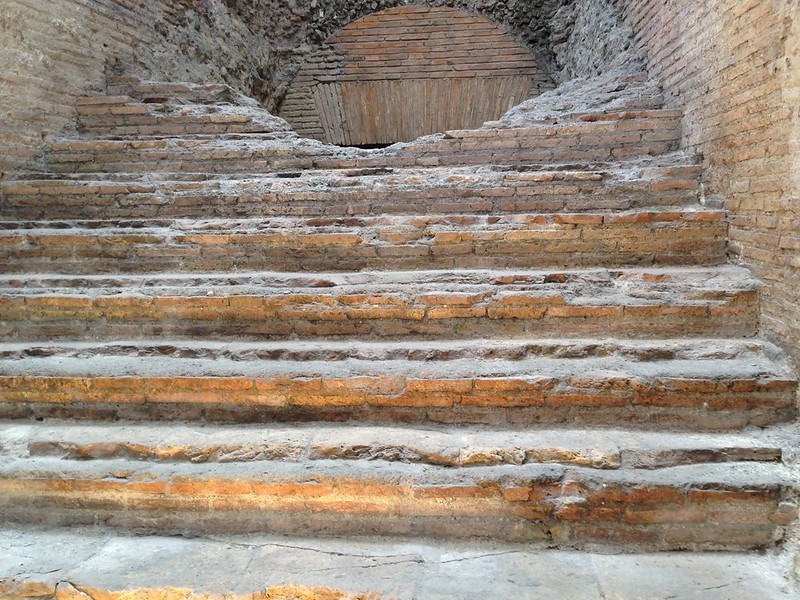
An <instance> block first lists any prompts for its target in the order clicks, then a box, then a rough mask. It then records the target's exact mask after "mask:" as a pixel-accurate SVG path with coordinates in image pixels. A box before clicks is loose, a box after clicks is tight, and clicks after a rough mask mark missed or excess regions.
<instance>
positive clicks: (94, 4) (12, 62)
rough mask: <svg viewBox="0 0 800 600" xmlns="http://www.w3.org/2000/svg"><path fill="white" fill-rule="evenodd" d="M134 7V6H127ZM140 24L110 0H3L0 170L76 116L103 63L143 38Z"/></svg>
mask: <svg viewBox="0 0 800 600" xmlns="http://www.w3.org/2000/svg"><path fill="white" fill-rule="evenodd" d="M131 5H132V6H135V5H134V4H131ZM148 31H149V29H148V27H147V22H146V21H145V19H144V18H143V16H142V15H141V14H137V12H136V11H135V10H132V9H131V8H129V7H126V6H124V5H122V4H121V3H118V2H116V1H115V0H52V1H51V2H48V3H47V10H42V3H41V2H39V1H38V0H5V1H4V2H3V6H2V7H0V42H1V43H0V64H2V65H3V69H2V70H0V130H2V132H3V135H2V139H0V176H2V175H3V173H4V172H6V171H8V170H10V169H14V168H18V167H20V166H21V165H23V164H24V163H25V162H26V161H29V160H31V159H33V158H34V157H35V156H36V154H37V152H38V148H39V146H40V144H41V142H42V140H43V139H44V138H46V137H47V136H48V135H49V134H52V133H54V132H57V131H59V130H61V129H63V128H64V127H66V126H67V125H68V124H70V123H71V122H72V121H74V118H75V116H76V113H75V107H74V104H75V97H76V96H77V95H79V94H82V93H84V92H85V91H86V89H87V88H89V87H92V86H97V85H98V84H100V82H101V78H102V75H103V72H104V70H105V67H106V61H107V60H108V57H109V56H112V55H113V54H115V53H118V52H125V51H129V50H130V48H131V47H132V46H133V45H136V44H148V43H150V37H149V34H148Z"/></svg>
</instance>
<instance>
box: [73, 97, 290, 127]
mask: <svg viewBox="0 0 800 600" xmlns="http://www.w3.org/2000/svg"><path fill="white" fill-rule="evenodd" d="M76 108H77V112H78V129H79V131H81V132H82V133H87V134H91V135H97V136H101V135H107V136H115V137H116V136H129V137H139V136H150V135H157V136H168V135H178V136H181V135H192V134H196V133H203V134H209V135H210V134H224V133H275V132H285V131H290V130H291V128H290V127H289V124H288V123H286V122H285V121H284V120H283V119H279V118H277V117H274V116H273V115H271V114H270V113H268V112H267V111H265V110H264V109H263V108H258V107H252V106H234V105H230V104H218V105H207V104H170V103H155V102H147V103H142V102H137V101H134V100H133V99H132V98H130V97H128V96H88V97H83V98H78V100H77V107H76Z"/></svg>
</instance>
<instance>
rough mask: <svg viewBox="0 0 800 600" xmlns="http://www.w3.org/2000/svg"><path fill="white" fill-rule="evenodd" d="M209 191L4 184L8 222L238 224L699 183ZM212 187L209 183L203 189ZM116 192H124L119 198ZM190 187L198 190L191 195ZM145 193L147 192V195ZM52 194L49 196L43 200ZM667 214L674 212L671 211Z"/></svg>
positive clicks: (510, 207) (643, 204)
mask: <svg viewBox="0 0 800 600" xmlns="http://www.w3.org/2000/svg"><path fill="white" fill-rule="evenodd" d="M203 185H204V184H189V183H182V184H176V187H177V188H178V189H179V190H181V191H175V190H174V189H170V188H169V186H166V185H163V186H156V185H154V184H146V183H137V184H132V185H130V187H128V186H126V185H125V184H116V183H114V182H109V183H107V184H105V185H103V184H99V185H97V186H82V187H81V186H70V187H65V186H63V185H62V186H54V185H53V184H49V183H47V182H45V183H44V184H42V186H41V187H40V186H37V185H36V184H23V185H22V186H20V185H13V184H12V185H10V186H9V185H6V188H5V191H4V194H3V198H2V208H3V215H4V217H5V218H6V219H23V220H24V219H30V220H41V219H45V220H52V219H69V220H75V219H148V218H240V217H248V216H250V217H262V216H273V215H274V216H320V217H346V216H356V217H357V216H369V215H383V214H389V215H393V214H394V215H425V214H428V215H430V214H445V215H446V214H476V215H481V214H492V215H497V216H502V215H507V214H523V213H561V212H565V213H586V212H589V213H591V212H597V211H601V210H607V211H626V210H647V209H658V208H660V207H665V208H667V207H685V206H697V200H698V191H697V190H698V184H697V181H696V180H694V179H672V180H670V179H661V180H653V181H647V180H640V181H631V182H626V183H624V184H620V183H614V182H602V181H599V180H598V181H594V182H565V183H563V184H562V183H543V184H539V185H515V184H514V183H513V182H505V181H504V182H500V183H499V184H498V187H491V188H461V189H459V188H457V187H450V188H447V187H444V188H439V189H435V188H433V189H431V188H428V189H410V190H409V189H403V188H402V187H398V188H397V189H388V190H381V189H380V188H376V187H375V186H374V185H373V187H367V186H361V187H359V188H357V189H352V188H351V189H349V190H348V189H344V190H343V189H341V188H339V189H337V188H333V189H331V188H327V189H325V190H320V189H308V190H300V191H298V192H293V191H291V190H285V191H281V192H276V193H270V192H269V191H265V192H262V193H253V192H252V191H249V190H247V189H246V188H243V189H242V190H241V191H239V192H238V193H236V192H234V193H231V192H226V191H223V190H221V189H215V187H211V189H208V191H202V186H203ZM205 185H206V186H208V184H205ZM114 188H117V189H118V190H119V191H117V190H116V189H114ZM192 188H194V189H197V188H201V189H199V190H198V191H197V192H193V191H192ZM145 190H146V191H145ZM45 192H46V193H45ZM667 209H668V210H669V208H667Z"/></svg>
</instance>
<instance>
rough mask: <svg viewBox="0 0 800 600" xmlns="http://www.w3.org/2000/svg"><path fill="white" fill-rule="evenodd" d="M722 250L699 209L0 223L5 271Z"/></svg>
mask: <svg viewBox="0 0 800 600" xmlns="http://www.w3.org/2000/svg"><path fill="white" fill-rule="evenodd" d="M12 227H13V229H11V228H12ZM726 250H727V222H726V214H725V212H724V211H708V210H686V211H683V212H664V211H627V212H618V213H573V214H565V213H562V214H552V213H550V214H536V215H525V214H522V215H508V216H502V217H501V216H497V217H494V216H489V217H486V216H418V217H405V216H403V217H400V216H391V217H390V216H387V217H365V218H355V217H351V218H319V217H318V218H285V217H276V218H271V219H249V220H229V219H228V220H208V219H206V220H203V221H199V222H195V221H154V220H151V221H139V222H136V221H84V222H5V223H0V271H3V272H5V273H24V272H31V273H36V272H40V273H41V272H45V273H46V272H50V271H58V272H60V273H65V274H66V273H75V274H79V273H83V274H92V273H148V272H163V271H167V272H174V273H190V272H219V271H225V272H236V271H257V270H262V269H265V268H274V269H280V270H285V271H295V272H319V271H359V270H420V269H423V270H424V269H448V268H449V269H452V268H455V267H459V268H468V269H475V268H491V269H506V268H534V267H610V266H635V265H715V264H721V263H724V262H725V261H726V260H727V256H726Z"/></svg>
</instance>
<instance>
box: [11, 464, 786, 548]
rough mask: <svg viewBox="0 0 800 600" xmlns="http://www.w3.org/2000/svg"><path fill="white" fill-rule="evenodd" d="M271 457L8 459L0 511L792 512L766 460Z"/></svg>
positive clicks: (282, 518) (476, 523)
mask: <svg viewBox="0 0 800 600" xmlns="http://www.w3.org/2000/svg"><path fill="white" fill-rule="evenodd" d="M270 467H271V468H270V470H269V471H265V470H264V468H263V465H262V464H258V463H236V464H213V465H209V464H202V463H201V464H191V463H180V464H175V463H173V464H169V465H165V464H161V463H147V464H143V463H141V462H138V461H134V462H132V461H123V460H109V461H103V462H102V463H98V462H79V461H71V462H70V464H69V467H68V468H65V465H64V461H62V460H58V459H26V460H11V461H7V462H6V463H5V464H4V465H2V466H0V487H2V489H3V494H0V503H1V504H0V515H2V516H3V517H4V518H5V519H6V520H7V521H9V522H29V521H36V522H43V523H49V524H66V523H70V524H86V523H87V521H89V522H91V523H102V524H108V525H112V526H118V527H122V528H132V529H139V530H141V529H146V530H159V531H165V532H179V531H180V532H191V533H195V534H196V533H202V532H215V531H226V532H265V531H273V532H282V533H315V534H325V535H331V534H332V535H337V534H342V533H345V532H346V533H348V534H355V535H359V534H361V535H363V534H379V535H395V534H402V535H410V536H420V535H425V536H427V535H435V536H437V537H491V538H492V539H497V540H506V541H534V542H541V543H545V544H547V545H551V546H557V547H585V546H586V545H587V544H593V543H612V544H617V545H618V544H620V543H624V544H626V546H628V547H636V548H648V549H659V550H672V549H710V548H715V549H738V550H743V549H748V548H763V547H766V546H769V545H773V544H775V543H777V542H778V541H780V540H781V539H782V538H783V536H784V533H785V530H784V527H785V525H787V524H788V523H790V522H791V521H792V520H794V519H795V518H796V515H797V505H796V503H795V502H794V501H793V495H794V492H793V486H794V483H793V482H792V480H791V478H790V476H789V473H788V472H787V470H786V469H784V468H783V467H781V466H780V465H775V464H765V463H723V464H715V465H708V464H705V465H691V466H682V467H672V468H668V469H658V470H639V469H637V470H634V471H629V470H627V469H620V470H597V469H587V468H581V467H570V468H564V467H559V466H554V465H522V466H507V465H506V466H497V467H475V468H472V469H457V470H453V469H448V468H442V467H430V466H424V465H416V464H402V465H401V464H398V463H379V462H373V463H369V464H368V465H361V464H359V462H358V461H316V462H315V463H314V464H313V466H312V468H309V467H308V465H304V464H301V465H295V464H293V463H270Z"/></svg>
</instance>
